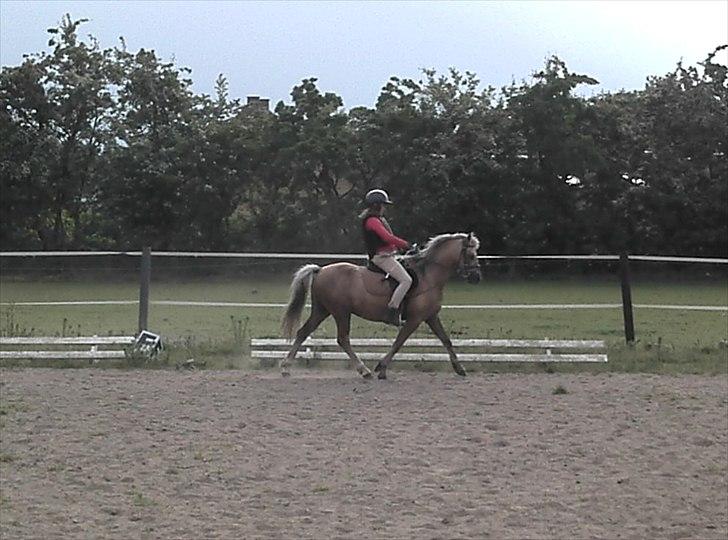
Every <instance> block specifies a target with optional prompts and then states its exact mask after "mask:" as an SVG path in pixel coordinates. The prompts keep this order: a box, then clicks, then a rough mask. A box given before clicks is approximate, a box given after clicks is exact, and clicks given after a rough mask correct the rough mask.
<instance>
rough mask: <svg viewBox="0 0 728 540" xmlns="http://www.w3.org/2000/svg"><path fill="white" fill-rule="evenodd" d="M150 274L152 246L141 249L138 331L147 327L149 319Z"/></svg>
mask: <svg viewBox="0 0 728 540" xmlns="http://www.w3.org/2000/svg"><path fill="white" fill-rule="evenodd" d="M151 276H152V248H151V247H145V248H144V249H143V250H142V261H141V270H140V273H139V332H140V333H141V332H142V330H146V329H147V324H148V320H149V284H150V281H151Z"/></svg>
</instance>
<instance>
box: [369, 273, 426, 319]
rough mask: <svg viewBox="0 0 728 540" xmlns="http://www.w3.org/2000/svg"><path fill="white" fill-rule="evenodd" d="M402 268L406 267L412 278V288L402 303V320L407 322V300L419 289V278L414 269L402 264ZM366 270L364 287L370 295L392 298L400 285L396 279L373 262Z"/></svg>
mask: <svg viewBox="0 0 728 540" xmlns="http://www.w3.org/2000/svg"><path fill="white" fill-rule="evenodd" d="M401 262H402V261H401V260H400V263H401ZM402 266H404V269H405V270H407V273H408V274H409V275H410V277H411V278H412V286H411V287H410V289H409V290H408V291H407V294H406V295H405V297H404V300H403V301H402V320H405V319H407V300H408V299H409V297H410V295H411V294H412V291H414V290H415V289H416V288H417V284H418V283H419V277H418V275H417V272H415V270H414V269H413V268H410V267H409V266H407V265H406V264H402ZM366 270H367V271H366V272H364V287H365V288H366V290H367V292H369V294H372V295H374V296H391V295H392V293H393V292H394V289H396V288H397V285H399V282H398V281H397V280H396V279H394V278H393V277H391V276H390V275H389V274H387V273H386V272H385V271H384V270H382V269H381V268H379V267H378V266H377V265H376V264H374V263H373V262H372V261H369V262H368V263H367V265H366Z"/></svg>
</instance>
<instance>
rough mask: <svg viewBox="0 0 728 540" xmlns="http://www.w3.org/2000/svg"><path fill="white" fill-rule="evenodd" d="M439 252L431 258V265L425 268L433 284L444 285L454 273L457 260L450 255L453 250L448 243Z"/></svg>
mask: <svg viewBox="0 0 728 540" xmlns="http://www.w3.org/2000/svg"><path fill="white" fill-rule="evenodd" d="M440 251H441V252H440V253H436V254H435V255H434V256H433V258H432V264H430V265H429V267H428V268H427V274H428V275H429V276H430V278H431V279H432V282H433V283H438V284H440V283H442V284H444V283H445V282H446V281H447V280H448V279H450V276H451V275H452V274H453V272H454V271H455V268H456V267H457V260H456V258H455V256H454V254H453V253H452V251H453V248H452V245H451V244H450V243H448V244H446V245H444V246H442V249H441V250H440Z"/></svg>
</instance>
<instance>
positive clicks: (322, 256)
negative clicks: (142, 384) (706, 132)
mask: <svg viewBox="0 0 728 540" xmlns="http://www.w3.org/2000/svg"><path fill="white" fill-rule="evenodd" d="M141 255H142V252H141V251H0V257H100V256H129V257H140V256H141ZM152 256H154V257H190V258H229V259H289V260H295V259H306V260H340V259H344V260H366V258H367V256H366V255H362V254H360V253H269V252H258V253H242V252H241V253H238V252H206V251H153V252H152ZM478 259H479V260H482V261H487V260H510V259H526V260H529V259H530V260H566V261H569V260H571V261H618V260H619V255H478ZM629 259H630V260H631V261H651V262H673V263H704V264H728V258H720V257H673V256H663V255H629Z"/></svg>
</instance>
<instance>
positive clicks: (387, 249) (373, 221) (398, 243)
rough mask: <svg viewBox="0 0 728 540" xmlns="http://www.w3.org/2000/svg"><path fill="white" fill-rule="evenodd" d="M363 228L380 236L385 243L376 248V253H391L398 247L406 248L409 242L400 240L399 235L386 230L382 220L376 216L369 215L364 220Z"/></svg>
mask: <svg viewBox="0 0 728 540" xmlns="http://www.w3.org/2000/svg"><path fill="white" fill-rule="evenodd" d="M364 228H365V229H367V230H369V231H372V232H373V233H375V234H376V235H377V236H378V237H379V238H381V239H382V240H383V241H384V242H386V244H385V245H383V246H382V247H380V248H379V249H377V253H392V252H394V251H397V248H399V249H407V248H408V247H409V242H407V240H402V239H401V238H400V237H398V236H395V235H393V234H392V233H391V232H389V231H388V230H387V228H386V227H385V226H384V224H383V223H382V221H381V220H380V219H379V218H378V217H377V216H370V217H368V218H367V220H366V221H365V222H364Z"/></svg>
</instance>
